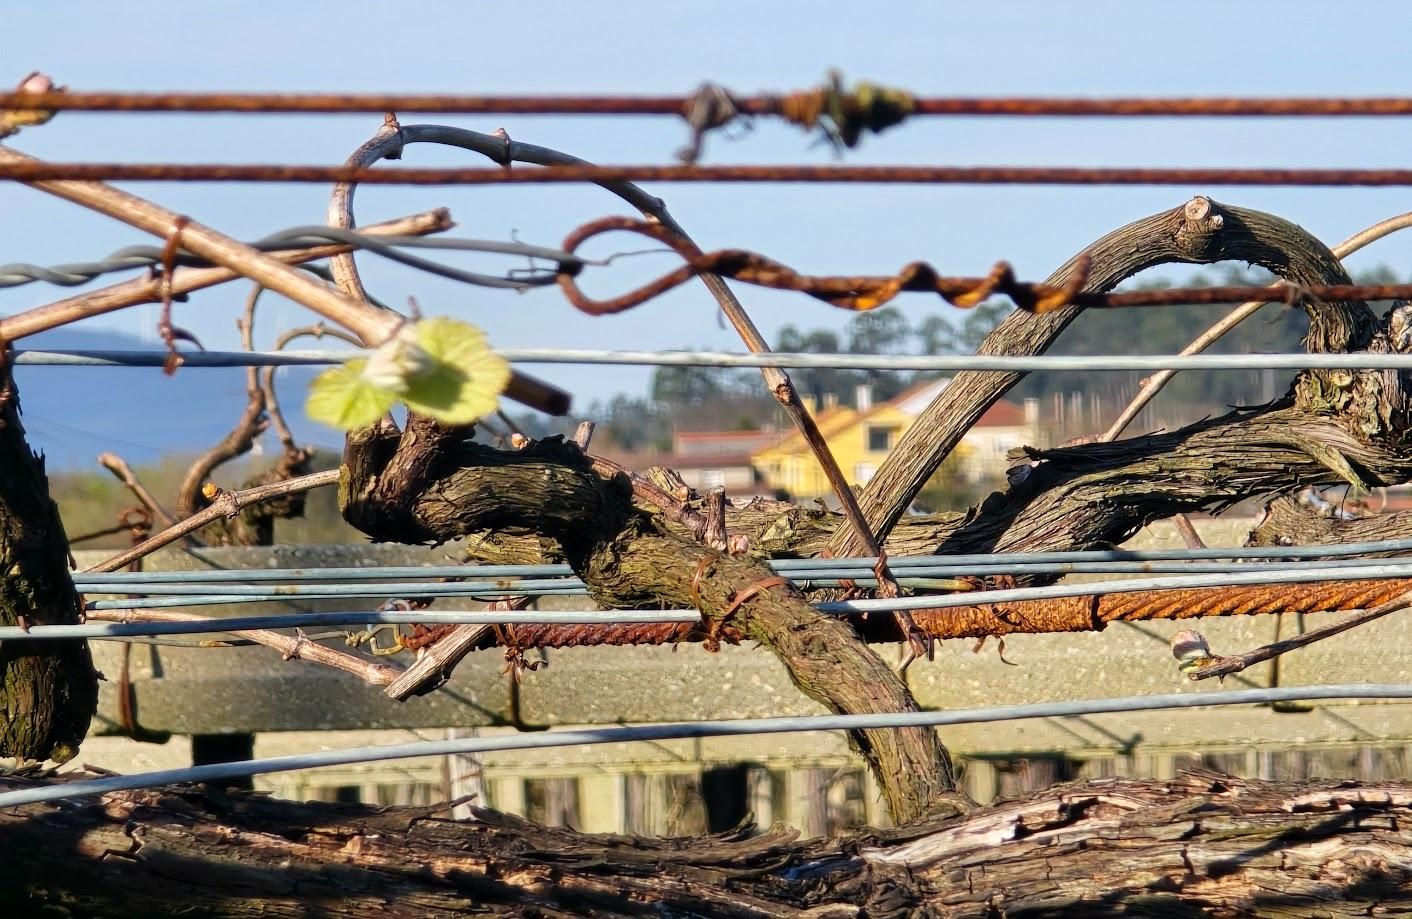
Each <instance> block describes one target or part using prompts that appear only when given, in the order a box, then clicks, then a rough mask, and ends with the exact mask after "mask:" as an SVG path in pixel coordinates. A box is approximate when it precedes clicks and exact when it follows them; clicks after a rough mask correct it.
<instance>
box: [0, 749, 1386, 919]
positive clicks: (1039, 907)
mask: <svg viewBox="0 0 1412 919" xmlns="http://www.w3.org/2000/svg"><path fill="white" fill-rule="evenodd" d="M23 784H24V780H16V779H6V780H0V787H20V786H23ZM446 807H447V806H446V805H441V806H432V807H410V808H377V807H371V806H367V805H337V804H321V803H315V802H310V803H303V804H299V803H294V802H289V801H277V800H272V799H269V798H266V797H263V796H258V795H249V794H239V793H233V794H222V793H219V792H215V791H200V790H195V789H190V788H159V789H151V790H147V791H131V792H119V793H114V794H109V795H106V796H105V797H104V798H103V799H102V800H101V802H98V803H94V804H87V805H74V804H72V803H67V802H65V803H63V804H60V805H31V806H27V807H23V808H16V809H13V810H10V811H6V812H3V813H0V832H3V833H4V834H5V838H6V839H7V840H8V841H9V842H10V843H11V846H10V849H9V852H8V853H7V855H6V858H5V859H3V860H0V885H3V886H4V887H5V889H7V890H8V891H10V892H11V899H10V904H11V906H12V908H16V909H20V910H22V911H27V910H28V909H30V908H36V909H37V908H39V907H41V906H43V907H50V906H52V905H53V904H55V903H59V904H63V905H64V906H65V907H67V908H68V909H69V910H70V911H71V912H73V913H76V914H101V915H104V916H113V917H127V916H148V915H154V914H161V913H165V912H168V911H170V907H171V904H173V903H182V904H183V905H184V906H185V907H186V909H187V912H188V913H189V914H191V915H200V916H230V917H241V916H254V915H307V914H309V913H310V911H311V910H312V911H314V912H316V913H317V914H318V915H321V916H330V917H377V919H383V917H386V919H395V917H403V916H406V917H412V916H415V917H418V919H421V917H451V916H460V915H464V914H465V913H466V912H468V911H476V912H481V913H486V914H491V915H520V916H522V915H539V916H556V917H558V916H565V917H567V916H570V915H584V914H585V913H589V912H591V913H592V915H595V916H602V917H629V916H634V917H635V916H642V915H644V914H646V913H651V914H662V913H664V912H666V913H670V914H672V915H683V916H702V915H710V916H733V917H741V919H764V917H776V916H801V915H805V916H814V917H857V919H863V917H870V919H902V917H906V916H930V917H937V919H970V917H976V919H980V917H995V916H1000V915H1003V916H1007V917H1011V919H1020V917H1036V919H1037V917H1041V916H1057V915H1062V916H1075V917H1118V916H1153V915H1172V916H1185V915H1198V914H1199V915H1223V916H1270V917H1274V916H1309V915H1320V916H1329V917H1334V919H1341V917H1354V916H1369V915H1383V914H1387V915H1392V914H1400V913H1402V912H1405V911H1407V910H1408V909H1412V844H1410V843H1409V837H1408V835H1407V834H1406V833H1405V832H1403V830H1402V827H1404V826H1405V825H1406V824H1407V823H1408V822H1409V821H1412V785H1409V784H1408V783H1406V782H1384V783H1369V784H1359V783H1353V782H1328V781H1324V782H1310V783H1298V784H1293V783H1266V782H1256V781H1241V780H1238V779H1231V778H1223V777H1217V776H1213V775H1211V774H1209V773H1184V774H1182V775H1180V776H1178V777H1177V778H1176V779H1173V780H1171V781H1151V780H1135V779H1100V780H1095V781H1090V782H1080V783H1072V784H1067V785H1059V786H1055V787H1052V788H1049V789H1046V790H1045V791H1042V792H1039V793H1037V794H1034V795H1031V796H1029V797H1026V798H1023V799H1019V800H1015V801H1008V802H1001V803H997V804H995V805H992V806H990V807H986V808H981V809H978V810H975V811H973V812H971V813H968V814H964V815H958V816H953V817H949V818H946V819H941V820H933V821H928V822H925V823H921V824H918V825H915V826H911V827H906V828H902V829H897V830H888V831H872V832H865V833H864V834H861V835H857V836H853V837H849V838H844V839H840V840H830V841H814V842H798V841H796V839H795V834H794V833H793V832H791V831H788V830H785V829H783V828H778V827H777V828H774V829H772V830H770V831H768V832H766V833H765V834H763V835H761V836H752V835H751V834H750V828H749V827H748V826H747V827H741V828H740V829H737V830H734V831H731V832H728V833H725V834H721V835H717V836H710V837H705V838H691V839H675V838H668V839H635V838H631V837H624V836H616V835H591V834H580V833H575V832H574V831H572V830H568V829H556V828H547V827H539V826H535V825H533V824H530V823H527V822H525V821H522V820H520V819H518V818H515V817H509V816H505V815H502V814H497V813H494V812H492V811H487V810H481V809H479V808H473V809H472V818H471V819H470V820H465V821H453V820H448V819H445V818H443V817H441V816H438V814H439V813H441V812H442V811H444V810H445V809H446Z"/></svg>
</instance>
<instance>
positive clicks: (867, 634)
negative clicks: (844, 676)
mask: <svg viewBox="0 0 1412 919" xmlns="http://www.w3.org/2000/svg"><path fill="white" fill-rule="evenodd" d="M1408 590H1412V578H1387V579H1378V580H1364V581H1341V582H1332V581H1331V582H1327V583H1317V584H1269V585H1257V586H1240V587H1213V588H1199V589H1191V590H1154V591H1141V592H1136V593H1129V594H1098V595H1094V594H1089V595H1085V596H1080V597H1063V598H1059V599H1053V600H1024V601H1018V602H1010V603H977V604H976V605H974V606H962V607H954V608H951V609H942V610H932V611H928V610H913V611H912V617H913V619H914V620H915V623H916V627H917V629H918V630H920V632H921V634H922V635H923V636H925V637H926V638H929V639H934V640H941V639H950V638H986V637H992V636H996V637H998V636H1005V635H1017V634H1050V633H1059V632H1094V631H1102V630H1103V629H1104V628H1106V627H1107V625H1108V624H1109V623H1112V622H1143V621H1148V620H1157V619H1172V620H1181V619H1202V618H1207V617H1212V616H1245V615H1260V614H1274V613H1315V612H1339V611H1346V610H1355V609H1367V608H1369V607H1373V606H1377V605H1378V604H1380V603H1385V602H1387V601H1389V600H1392V599H1394V598H1396V597H1398V596H1400V595H1402V594H1404V593H1406V592H1407V591H1408ZM983 594H984V592H980V593H979V594H978V596H982V595H983ZM848 618H849V621H851V622H852V623H853V624H854V625H855V627H857V628H858V630H859V632H860V633H861V634H862V635H863V637H864V638H866V639H867V640H868V641H872V642H898V641H902V640H904V637H903V636H902V635H901V634H900V633H899V632H898V630H897V625H896V622H895V621H894V620H893V618H892V617H890V616H881V615H874V616H871V617H868V618H866V619H864V618H862V617H861V616H850V617H848ZM707 637H709V630H708V627H707V626H706V625H705V624H704V623H631V624H616V625H524V624H517V625H516V626H515V638H514V640H515V645H516V647H518V648H520V649H522V650H528V649H530V648H566V647H587V646H591V645H666V644H677V643H680V642H699V641H702V640H703V639H705V638H707ZM714 637H716V638H719V639H720V640H721V641H725V642H728V643H731V644H738V643H739V642H740V641H741V640H742V639H743V636H742V635H741V634H740V632H739V631H738V630H737V629H736V628H735V627H734V626H733V625H731V624H730V623H729V622H727V623H725V624H724V625H723V626H722V627H721V628H720V630H719V631H718V632H717V633H716V635H715V636H714Z"/></svg>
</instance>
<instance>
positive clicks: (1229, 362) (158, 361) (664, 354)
mask: <svg viewBox="0 0 1412 919" xmlns="http://www.w3.org/2000/svg"><path fill="white" fill-rule="evenodd" d="M497 353H498V354H499V355H500V356H501V357H503V358H505V360H507V361H510V362H511V363H516V364H613V365H623V366H657V367H717V368H734V367H778V368H782V369H787V370H794V369H826V368H828V369H845V370H920V371H939V372H948V371H960V370H1002V371H1039V370H1084V371H1103V370H1110V371H1118V370H1143V371H1147V370H1168V369H1171V370H1306V369H1322V370H1332V369H1344V370H1412V354H1385V353H1372V352H1355V353H1343V352H1339V353H1315V354H1307V353H1287V354H1285V353H1280V354H1188V355H1168V354H1079V355H1050V354H1039V355H1027V356H1017V355H992V354H954V355H953V354H882V355H878V354H816V353H812V352H794V351H772V352H767V353H761V354H754V353H743V352H736V351H606V350H596V349H587V348H500V349H497ZM366 356H367V352H366V351H363V350H359V349H355V348H349V349H343V350H331V349H310V350H292V351H184V352H183V353H182V366H183V368H185V367H205V368H212V367H217V368H219V367H293V366H327V365H331V364H340V363H343V362H345V361H349V360H353V359H355V358H359V357H366ZM13 358H14V363H16V364H27V365H33V366H63V367H161V366H163V365H164V363H165V362H166V360H167V352H166V351H157V350H132V351H109V350H83V349H75V350H33V349H25V350H19V351H15V352H13Z"/></svg>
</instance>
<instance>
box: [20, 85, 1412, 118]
mask: <svg viewBox="0 0 1412 919" xmlns="http://www.w3.org/2000/svg"><path fill="white" fill-rule="evenodd" d="M865 88H867V89H871V90H873V91H877V90H879V89H884V90H885V91H889V92H896V93H905V91H903V90H886V88H883V87H877V86H876V85H875V84H867V83H859V84H856V85H855V89H854V92H855V93H857V92H859V91H860V90H863V89H865ZM821 89H823V87H819V88H814V89H809V90H804V91H802V92H800V93H787V94H760V95H754V96H732V97H731V98H732V101H733V102H734V104H735V106H736V108H737V109H739V111H740V113H741V114H743V115H751V116H780V117H783V116H784V115H785V114H786V112H787V110H788V108H789V107H790V106H791V105H792V104H794V105H798V104H799V103H800V102H802V101H804V99H805V97H808V96H812V95H816V94H818V93H819V92H820V91H821ZM905 95H907V96H908V98H910V100H911V114H912V115H921V116H973V117H974V116H982V117H986V116H988V117H995V116H1002V117H1011V116H1019V117H1034V116H1043V117H1066V118H1068V117H1203V118H1210V117H1217V118H1223V117H1245V118H1251V117H1274V118H1291V117H1349V116H1356V117H1388V116H1402V115H1412V98H1409V97H1396V96H1391V97H1384V96H1360V97H1349V98H1330V97H1317V96H1293V97H1288V96H1286V97H1268V98H1262V97H1223V96H1212V97H1170V98H1164V97H1137V96H1134V97H1109V98H1087V97H1044V96H997V97H984V98H981V97H967V96H935V97H917V96H912V95H911V94H910V93H905ZM695 98H696V94H691V95H686V96H607V95H604V96H582V95H538V96H480V95H452V94H447V95H437V94H414V93H241V92H160V93H147V92H72V91H55V92H47V93H23V92H10V93H0V108H3V109H14V110H17V111H75V112H168V113H171V112H189V113H218V112H220V113H243V114H264V115H270V114H310V115H317V114H340V113H358V112H374V113H379V114H380V113H382V112H388V111H397V112H413V113H422V114H429V113H438V114H448V115H677V116H682V115H684V113H685V112H686V111H688V109H689V106H690V105H691V103H692V101H693V100H694V99H695Z"/></svg>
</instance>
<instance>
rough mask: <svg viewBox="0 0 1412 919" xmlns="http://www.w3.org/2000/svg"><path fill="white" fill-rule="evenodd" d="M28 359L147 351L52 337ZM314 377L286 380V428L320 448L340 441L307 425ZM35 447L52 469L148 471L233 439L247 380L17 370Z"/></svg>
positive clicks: (123, 343) (40, 338) (296, 372)
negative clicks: (104, 463)
mask: <svg viewBox="0 0 1412 919" xmlns="http://www.w3.org/2000/svg"><path fill="white" fill-rule="evenodd" d="M23 344H24V348H25V349H28V350H79V349H82V350H89V349H107V350H144V349H150V348H151V347H153V346H152V344H151V343H146V342H143V341H142V340H140V339H138V338H136V337H134V336H129V335H124V334H121V333H118V332H104V331H83V330H79V329H56V330H54V331H52V332H46V333H44V334H42V335H36V336H34V337H33V338H27V339H25V341H24V343H23ZM315 373H317V369H310V368H288V369H285V370H281V371H280V374H281V377H282V378H283V379H282V385H281V387H280V391H281V393H282V394H283V393H287V395H286V396H285V400H286V402H287V403H288V405H287V408H288V410H289V411H288V414H289V422H290V424H291V425H292V426H293V427H294V430H295V434H296V436H299V437H301V438H308V439H309V441H310V442H312V443H313V444H316V445H319V446H325V445H327V446H330V448H331V449H336V448H333V446H332V445H334V444H336V443H337V442H338V438H337V436H336V435H335V434H334V432H332V431H330V430H328V429H327V428H322V427H320V426H318V425H314V424H312V423H311V422H309V421H308V420H307V419H305V418H304V415H303V402H304V400H303V395H302V393H303V392H304V388H305V386H306V385H307V380H308V379H309V378H310V377H311V376H313V374H315ZM16 380H17V382H18V385H19V388H20V405H21V408H22V410H23V412H24V424H25V429H26V431H27V432H28V433H29V440H30V443H31V444H32V445H33V446H34V447H35V448H36V449H38V450H42V451H43V452H44V455H45V456H46V457H47V458H48V464H49V468H50V469H51V470H55V471H60V470H67V469H75V468H84V467H92V466H93V465H94V457H96V456H97V455H98V454H99V453H101V452H103V451H104V450H112V451H114V452H117V453H120V454H122V456H123V457H124V458H126V459H127V460H128V461H129V462H132V463H133V464H146V463H152V462H155V461H157V460H159V459H160V458H161V457H163V456H165V455H168V454H171V453H191V452H194V451H197V450H201V449H204V448H206V447H208V446H210V445H211V444H213V443H214V442H216V441H217V440H219V439H220V438H221V437H223V436H224V435H225V433H226V432H227V431H229V430H230V428H231V426H232V425H233V424H234V423H235V420H236V418H237V417H238V416H239V413H240V411H241V410H242V409H243V407H244V405H245V371H244V370H240V369H230V370H204V369H200V368H192V367H187V368H183V369H181V370H178V371H177V373H176V374H175V376H171V377H167V376H163V375H162V371H161V370H160V369H158V368H148V367H143V368H135V369H133V368H105V367H41V366H24V367H20V368H18V369H17V370H16Z"/></svg>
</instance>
